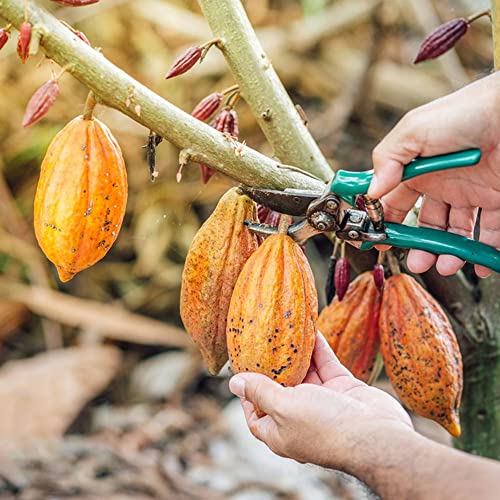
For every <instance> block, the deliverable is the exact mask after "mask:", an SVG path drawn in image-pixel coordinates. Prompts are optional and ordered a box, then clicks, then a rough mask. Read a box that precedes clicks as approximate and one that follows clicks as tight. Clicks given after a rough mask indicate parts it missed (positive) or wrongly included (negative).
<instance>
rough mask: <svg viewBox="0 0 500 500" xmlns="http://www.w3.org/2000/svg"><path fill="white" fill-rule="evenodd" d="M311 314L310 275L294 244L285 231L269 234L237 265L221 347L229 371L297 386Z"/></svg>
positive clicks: (310, 336)
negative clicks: (224, 344) (223, 346)
mask: <svg viewBox="0 0 500 500" xmlns="http://www.w3.org/2000/svg"><path fill="white" fill-rule="evenodd" d="M317 318H318V297H317V293H316V288H315V286H314V277H313V275H312V271H311V268H310V267H309V263H308V261H307V259H306V257H305V255H304V253H303V252H302V250H301V248H300V246H299V245H297V244H296V243H295V242H294V241H293V240H292V239H291V238H290V237H289V236H287V235H286V234H274V235H272V236H269V237H268V238H266V240H265V241H264V243H262V245H261V246H260V247H259V249H258V250H257V251H256V252H255V253H254V254H253V255H252V256H251V257H250V258H249V259H248V261H247V263H246V264H245V266H244V267H243V270H242V271H241V274H240V276H239V277H238V281H237V282H236V286H235V287H234V292H233V296H232V298H231V305H230V307H229V314H228V319H227V346H228V353H229V360H230V361H231V366H232V368H233V371H234V372H235V373H241V372H247V371H252V372H259V373H263V374H264V375H267V376H268V377H270V378H272V379H273V380H275V381H276V382H278V383H280V384H281V385H283V386H294V385H297V384H300V383H301V382H302V380H304V377H305V376H306V374H307V372H308V370H309V366H310V362H311V356H312V352H313V348H314V343H315V339H316V323H317Z"/></svg>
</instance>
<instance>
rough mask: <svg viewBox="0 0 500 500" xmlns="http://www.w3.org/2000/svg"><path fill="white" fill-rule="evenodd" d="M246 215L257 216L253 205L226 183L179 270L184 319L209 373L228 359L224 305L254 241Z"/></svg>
mask: <svg viewBox="0 0 500 500" xmlns="http://www.w3.org/2000/svg"><path fill="white" fill-rule="evenodd" d="M245 220H251V221H254V222H256V221H257V205H256V204H255V202H254V201H253V200H251V199H250V198H249V197H248V196H246V195H243V194H240V192H239V190H238V188H233V189H230V190H229V191H228V192H227V193H226V194H225V195H224V196H223V197H222V198H221V199H220V201H219V203H218V204H217V207H216V208H215V210H214V212H213V213H212V215H211V216H210V217H209V218H208V219H207V220H206V222H205V223H204V224H203V226H202V227H201V228H200V230H199V231H198V233H197V234H196V236H195V238H194V239H193V241H192V243H191V246H190V248H189V252H188V255H187V257H186V263H185V265H184V272H183V274H182V286H181V300H180V312H181V317H182V321H183V323H184V326H185V327H186V330H187V332H188V333H189V335H191V338H192V339H193V340H194V342H195V343H196V344H197V346H198V347H199V349H200V351H201V353H202V355H203V358H204V360H205V363H206V365H207V367H208V371H209V372H210V373H211V374H212V375H216V374H217V373H219V371H220V369H221V368H222V367H223V366H224V364H225V362H226V361H227V345H226V322H227V311H228V309H229V302H230V300H231V295H232V293H233V288H234V285H235V283H236V280H237V278H238V275H239V274H240V271H241V269H242V268H243V265H244V264H245V262H246V261H247V259H248V258H249V257H250V255H252V253H253V252H255V250H256V249H257V247H258V243H257V237H256V236H255V234H253V233H252V232H250V231H249V230H248V228H247V226H246V225H245V224H244V222H245Z"/></svg>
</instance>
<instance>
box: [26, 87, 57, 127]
mask: <svg viewBox="0 0 500 500" xmlns="http://www.w3.org/2000/svg"><path fill="white" fill-rule="evenodd" d="M59 90H60V89H59V83H57V81H56V80H49V81H48V82H45V83H44V84H43V85H42V86H41V87H40V88H39V89H38V90H37V91H36V92H35V93H34V94H33V95H32V96H31V99H30V100H29V102H28V105H27V106H26V111H25V113H24V118H23V127H27V126H28V125H32V124H33V123H35V122H37V121H38V120H40V119H41V118H42V117H44V116H45V115H46V114H47V113H48V111H49V109H50V108H51V106H52V104H54V102H55V100H56V98H57V96H58V95H59Z"/></svg>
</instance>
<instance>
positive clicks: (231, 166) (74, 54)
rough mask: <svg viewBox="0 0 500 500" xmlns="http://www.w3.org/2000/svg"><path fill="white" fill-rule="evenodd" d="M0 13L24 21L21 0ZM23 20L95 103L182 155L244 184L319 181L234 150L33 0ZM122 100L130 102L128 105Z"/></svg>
mask: <svg viewBox="0 0 500 500" xmlns="http://www.w3.org/2000/svg"><path fill="white" fill-rule="evenodd" d="M0 16H2V17H3V18H5V20H6V21H8V22H10V23H12V24H13V25H14V26H15V27H17V28H18V27H19V26H20V24H21V23H22V22H23V20H24V13H23V2H20V1H18V0H0ZM28 19H29V20H30V22H31V23H32V25H33V31H34V33H35V34H36V35H37V36H38V37H39V38H40V47H41V48H42V49H43V51H44V52H45V54H46V55H47V57H49V58H51V59H53V60H54V61H55V62H56V63H57V64H59V65H60V66H64V67H67V72H68V73H71V74H72V75H73V76H74V77H75V78H76V79H77V80H79V81H80V82H81V83H83V84H84V85H85V86H87V87H88V88H89V89H90V90H92V91H93V92H94V94H95V96H96V98H97V99H98V100H99V102H101V103H103V104H105V105H107V106H110V107H113V108H115V109H117V110H119V111H121V112H122V113H124V114H126V115H127V116H129V117H130V118H132V119H133V120H135V121H136V122H138V123H140V124H142V125H144V126H145V127H147V128H148V129H151V130H153V131H155V132H156V133H157V134H159V135H161V136H162V137H165V138H166V139H168V140H169V141H170V142H171V143H172V144H174V145H175V146H177V147H178V148H180V149H182V150H184V154H183V158H187V159H190V160H193V161H196V162H200V163H207V164H208V165H210V166H211V167H213V168H214V169H216V170H219V171H220V172H223V173H225V174H227V175H229V176H230V177H233V178H234V179H235V180H237V181H240V182H243V183H245V184H249V185H256V186H265V187H274V188H278V189H284V188H286V187H296V188H302V189H315V190H317V189H318V188H319V189H321V187H322V183H321V182H320V181H317V180H315V179H312V178H310V177H307V176H304V175H301V174H299V173H297V172H295V171H291V170H287V169H286V168H283V169H278V168H276V166H277V162H276V161H273V160H271V159H269V158H267V157H266V156H264V155H262V154H260V153H258V152H257V151H254V150H252V149H251V148H248V147H244V148H243V150H242V151H241V153H240V152H239V151H237V150H236V149H235V146H236V145H237V144H235V142H234V141H232V140H230V139H229V138H228V137H226V136H224V135H223V134H221V133H220V132H217V131H216V130H214V129H213V128H212V127H209V126H208V125H206V124H204V123H202V122H200V121H198V120H197V119H195V118H193V117H192V116H190V115H189V114H187V113H185V112H183V111H182V110H180V109H179V108H177V107H175V106H174V105H172V104H171V103H169V102H168V101H166V100H165V99H163V98H162V97H160V96H159V95H158V94H155V93H154V92H153V91H151V90H149V89H148V88H147V87H146V86H144V85H142V84H141V83H139V82H138V81H136V80H134V79H133V78H132V77H131V76H129V75H128V74H127V73H125V72H124V71H123V70H121V69H119V68H118V67H116V66H115V65H114V64H112V63H111V62H110V61H108V60H107V59H106V58H105V57H104V56H103V55H102V54H100V53H99V52H97V51H95V50H93V49H92V48H90V47H89V46H88V45H86V44H85V43H84V42H82V41H81V40H80V39H79V38H78V37H76V35H74V34H73V33H72V32H71V31H70V30H69V29H67V28H66V27H65V26H64V25H63V24H61V23H60V22H59V21H58V20H57V19H56V18H55V17H54V16H52V15H51V14H50V13H49V12H47V11H46V10H45V9H44V8H42V7H40V6H39V5H37V4H36V3H34V2H30V3H29V5H28ZM127 100H130V101H131V105H130V106H129V107H127V105H126V102H127ZM137 104H138V105H139V106H140V109H139V111H137V109H138V108H136V105H137ZM299 166H300V165H299Z"/></svg>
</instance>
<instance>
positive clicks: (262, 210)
mask: <svg viewBox="0 0 500 500" xmlns="http://www.w3.org/2000/svg"><path fill="white" fill-rule="evenodd" d="M269 212H270V210H269V208H267V207H265V206H264V205H260V204H259V203H258V204H257V215H258V217H259V222H265V221H266V219H267V216H268V215H269Z"/></svg>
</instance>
